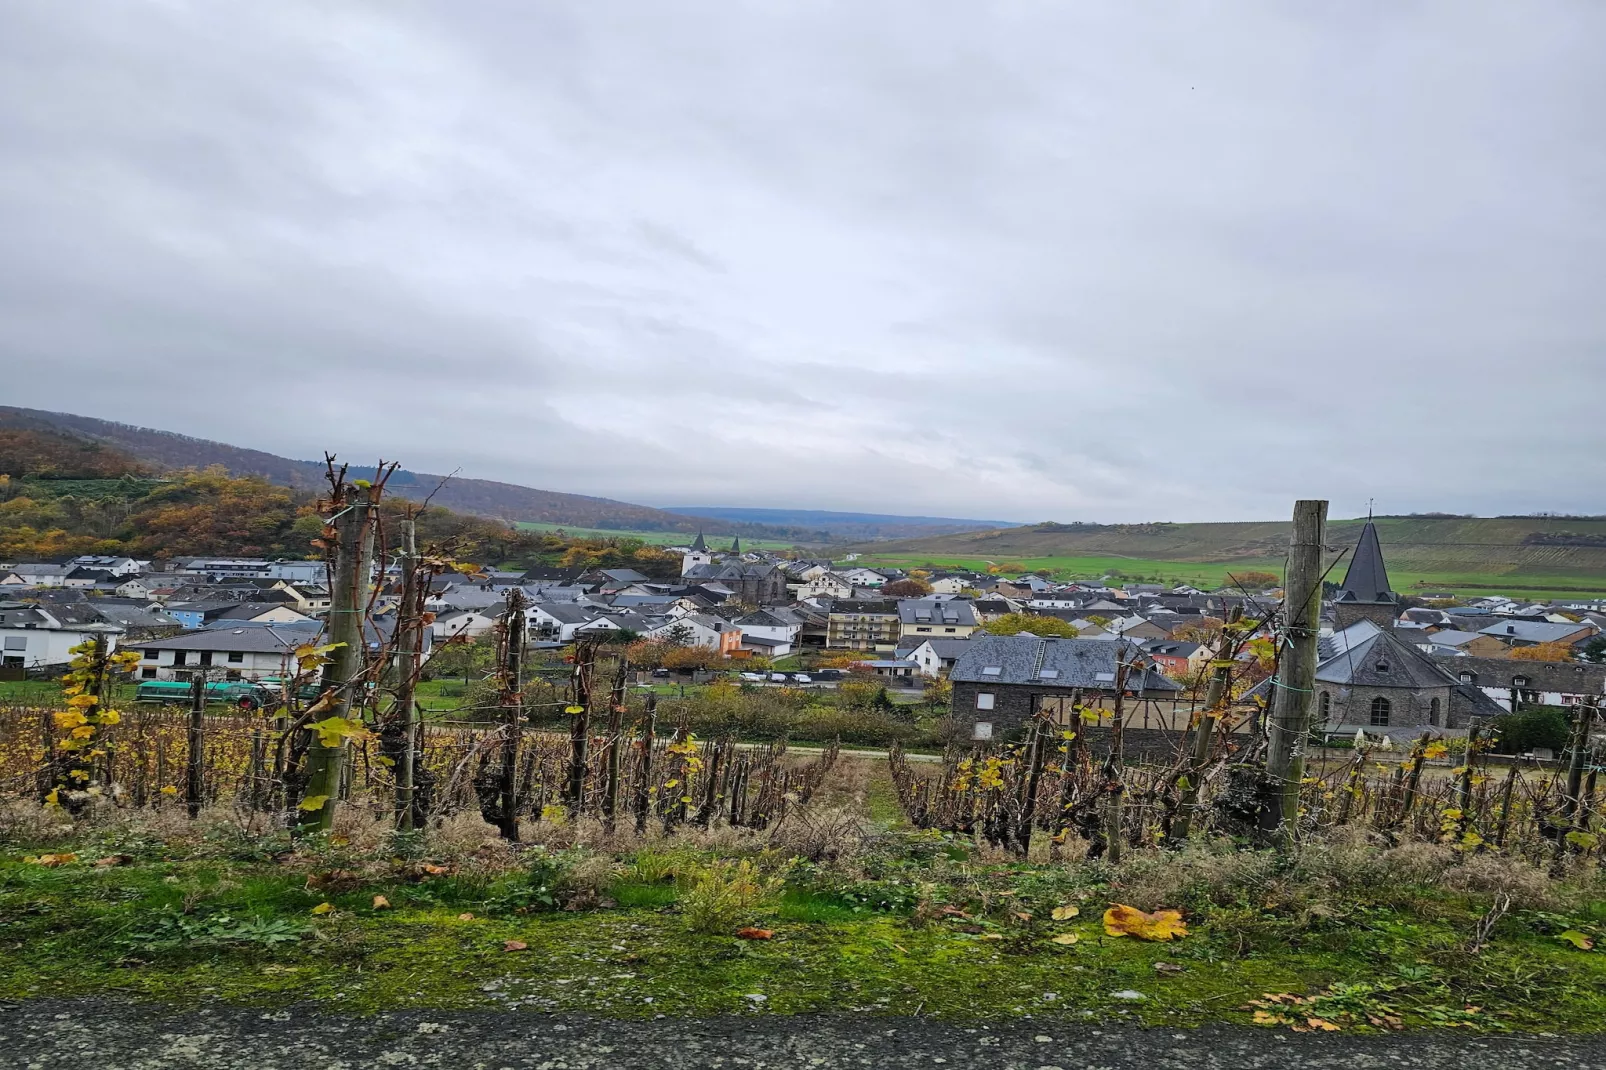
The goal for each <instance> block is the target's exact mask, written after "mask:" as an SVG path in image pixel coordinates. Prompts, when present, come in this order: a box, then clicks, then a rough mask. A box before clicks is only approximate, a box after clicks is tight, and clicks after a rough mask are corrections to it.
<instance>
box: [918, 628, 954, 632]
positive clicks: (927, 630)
mask: <svg viewBox="0 0 1606 1070" xmlns="http://www.w3.org/2000/svg"><path fill="white" fill-rule="evenodd" d="M948 630H949V631H953V629H952V628H950V629H948ZM915 631H917V632H929V631H931V629H930V628H916V629H915Z"/></svg>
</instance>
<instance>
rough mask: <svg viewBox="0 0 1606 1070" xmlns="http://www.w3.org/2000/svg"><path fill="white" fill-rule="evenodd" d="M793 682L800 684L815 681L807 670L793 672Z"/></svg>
mask: <svg viewBox="0 0 1606 1070" xmlns="http://www.w3.org/2000/svg"><path fill="white" fill-rule="evenodd" d="M792 682H793V683H798V684H812V683H813V682H814V677H812V676H810V675H809V674H808V673H806V672H795V673H793V674H792Z"/></svg>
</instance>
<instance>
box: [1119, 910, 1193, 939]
mask: <svg viewBox="0 0 1606 1070" xmlns="http://www.w3.org/2000/svg"><path fill="white" fill-rule="evenodd" d="M1104 931H1105V932H1107V933H1109V934H1110V935H1111V936H1135V937H1137V938H1138V939H1139V940H1160V941H1164V940H1178V939H1181V938H1182V937H1184V936H1187V935H1188V927H1187V925H1185V924H1184V923H1183V921H1182V912H1181V911H1178V910H1156V911H1155V912H1154V913H1153V914H1146V913H1144V912H1143V911H1141V910H1139V909H1138V908H1137V907H1129V906H1126V905H1124V904H1122V903H1117V904H1115V905H1114V906H1112V907H1111V908H1110V909H1108V910H1106V911H1105V912H1104Z"/></svg>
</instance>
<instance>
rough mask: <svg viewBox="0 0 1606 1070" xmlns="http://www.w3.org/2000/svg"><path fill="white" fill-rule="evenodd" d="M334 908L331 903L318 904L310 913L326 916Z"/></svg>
mask: <svg viewBox="0 0 1606 1070" xmlns="http://www.w3.org/2000/svg"><path fill="white" fill-rule="evenodd" d="M334 908H335V907H334V904H333V903H319V904H318V905H317V906H315V907H313V908H312V913H314V914H327V913H329V912H330V911H331V910H333V909H334Z"/></svg>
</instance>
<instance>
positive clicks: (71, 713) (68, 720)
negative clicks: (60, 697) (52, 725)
mask: <svg viewBox="0 0 1606 1070" xmlns="http://www.w3.org/2000/svg"><path fill="white" fill-rule="evenodd" d="M51 717H52V718H54V719H55V722H56V727H57V728H77V727H78V726H79V725H81V724H86V723H88V719H87V718H85V717H84V715H83V714H81V713H79V712H78V711H77V710H68V711H66V712H65V713H53V714H51Z"/></svg>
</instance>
